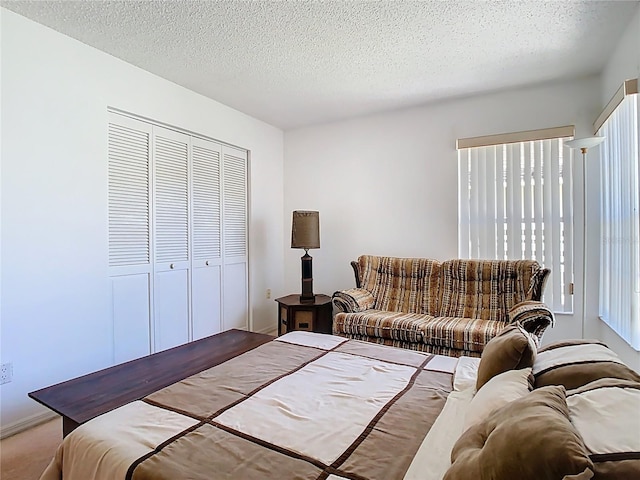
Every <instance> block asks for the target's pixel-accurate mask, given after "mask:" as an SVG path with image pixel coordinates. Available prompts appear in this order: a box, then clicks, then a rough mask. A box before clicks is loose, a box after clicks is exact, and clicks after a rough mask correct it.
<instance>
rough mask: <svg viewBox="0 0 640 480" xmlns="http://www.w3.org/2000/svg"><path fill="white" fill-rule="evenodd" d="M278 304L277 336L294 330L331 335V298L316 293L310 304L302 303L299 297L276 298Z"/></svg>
mask: <svg viewBox="0 0 640 480" xmlns="http://www.w3.org/2000/svg"><path fill="white" fill-rule="evenodd" d="M276 302H278V335H284V334H285V333H287V332H292V331H294V330H306V331H308V332H318V333H331V331H332V328H333V307H332V305H331V297H330V296H328V295H323V294H321V293H318V294H316V295H315V297H314V300H313V301H312V302H302V301H301V300H300V295H287V296H286V297H280V298H276Z"/></svg>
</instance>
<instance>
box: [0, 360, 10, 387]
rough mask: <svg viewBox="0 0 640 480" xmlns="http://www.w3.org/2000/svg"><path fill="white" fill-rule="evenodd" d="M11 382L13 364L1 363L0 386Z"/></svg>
mask: <svg viewBox="0 0 640 480" xmlns="http://www.w3.org/2000/svg"><path fill="white" fill-rule="evenodd" d="M11 380H13V364H11V363H3V364H2V365H1V366H0V385H2V384H5V383H9V382H10V381H11Z"/></svg>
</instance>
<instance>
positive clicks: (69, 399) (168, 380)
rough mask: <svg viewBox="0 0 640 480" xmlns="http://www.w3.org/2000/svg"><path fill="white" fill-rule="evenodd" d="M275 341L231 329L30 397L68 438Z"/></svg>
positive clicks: (269, 337) (79, 378)
mask: <svg viewBox="0 0 640 480" xmlns="http://www.w3.org/2000/svg"><path fill="white" fill-rule="evenodd" d="M273 338H274V337H272V336H270V335H264V334H261V333H252V332H246V331H244V330H228V331H226V332H222V333H218V334H217V335H212V336H210V337H206V338H203V339H200V340H196V341H195V342H191V343H186V344H184V345H180V346H178V347H174V348H171V349H169V350H165V351H162V352H158V353H154V354H152V355H148V356H146V357H142V358H138V359H136V360H132V361H130V362H126V363H122V364H120V365H115V366H113V367H110V368H106V369H104V370H99V371H97V372H94V373H90V374H88V375H84V376H82V377H78V378H74V379H73V380H68V381H66V382H62V383H58V384H57V385H52V386H50V387H46V388H43V389H41V390H36V391H35V392H31V393H29V396H30V397H31V398H33V399H34V400H35V401H37V402H39V403H41V404H42V405H44V406H45V407H48V408H50V409H51V410H53V411H54V412H56V413H59V414H60V415H62V434H63V436H67V435H68V434H69V433H70V432H72V431H73V430H74V429H75V428H77V427H78V426H80V425H81V424H83V423H85V422H87V421H89V420H91V419H92V418H95V417H97V416H98V415H101V414H103V413H106V412H108V411H110V410H113V409H114V408H118V407H121V406H122V405H125V404H127V403H129V402H132V401H134V400H139V399H141V398H143V397H145V396H147V395H149V394H151V393H153V392H155V391H157V390H160V389H161V388H164V387H167V386H169V385H171V384H173V383H176V382H179V381H180V380H183V379H185V378H187V377H189V376H191V375H195V374H196V373H199V372H202V371H203V370H206V369H208V368H211V367H213V366H215V365H219V364H221V363H223V362H226V361H227V360H229V359H231V358H233V357H236V356H238V355H240V354H242V353H244V352H247V351H249V350H251V349H253V348H255V347H258V346H260V345H262V344H263V343H266V342H269V341H271V340H273Z"/></svg>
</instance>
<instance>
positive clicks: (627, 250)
mask: <svg viewBox="0 0 640 480" xmlns="http://www.w3.org/2000/svg"><path fill="white" fill-rule="evenodd" d="M625 83H626V82H625ZM635 85H636V86H635V91H636V92H637V81H636V84H635ZM627 93H628V92H627ZM622 98H623V99H622V101H621V102H620V104H619V105H618V106H617V107H616V108H615V110H614V111H613V113H611V115H610V116H609V118H608V119H607V120H606V121H605V122H604V123H603V125H602V127H601V128H600V129H599V130H598V134H599V135H602V136H604V137H605V140H604V142H603V143H602V146H601V150H600V153H601V161H600V185H601V189H600V191H601V194H600V206H601V222H602V224H601V229H600V231H601V235H600V237H601V238H600V240H601V241H600V318H601V319H602V320H603V321H604V322H606V323H607V325H609V326H610V327H611V328H612V329H613V330H615V331H616V332H617V333H618V334H619V335H620V336H621V337H622V338H624V339H625V340H626V341H627V342H628V343H629V344H630V345H631V346H632V347H633V348H634V349H635V350H639V351H640V227H639V225H640V219H639V214H638V204H639V194H638V191H639V186H638V184H639V179H638V173H639V168H638V162H639V161H638V129H639V128H640V126H639V122H638V94H637V93H635V94H626V95H624V94H623V97H622Z"/></svg>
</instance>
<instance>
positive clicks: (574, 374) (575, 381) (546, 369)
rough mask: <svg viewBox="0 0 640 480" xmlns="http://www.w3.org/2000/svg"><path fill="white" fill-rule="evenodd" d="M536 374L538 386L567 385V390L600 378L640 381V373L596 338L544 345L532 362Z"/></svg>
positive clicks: (536, 385)
mask: <svg viewBox="0 0 640 480" xmlns="http://www.w3.org/2000/svg"><path fill="white" fill-rule="evenodd" d="M533 376H534V378H535V383H534V386H535V387H536V388H538V387H544V386H545V385H564V387H565V388H566V389H567V390H570V389H573V388H578V387H581V386H583V385H586V384H587V383H590V382H592V381H594V380H598V379H600V378H619V379H623V380H631V381H635V382H640V375H638V374H637V373H636V372H634V371H633V370H632V369H631V368H629V367H628V366H626V365H625V364H624V363H623V362H622V360H620V358H619V357H618V356H617V355H616V354H615V353H614V352H613V351H612V350H610V349H609V348H607V346H606V345H605V344H604V343H601V342H599V341H597V340H575V341H562V342H556V343H553V344H551V345H547V346H545V347H544V348H541V349H540V350H538V356H537V357H536V359H535V362H534V364H533Z"/></svg>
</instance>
